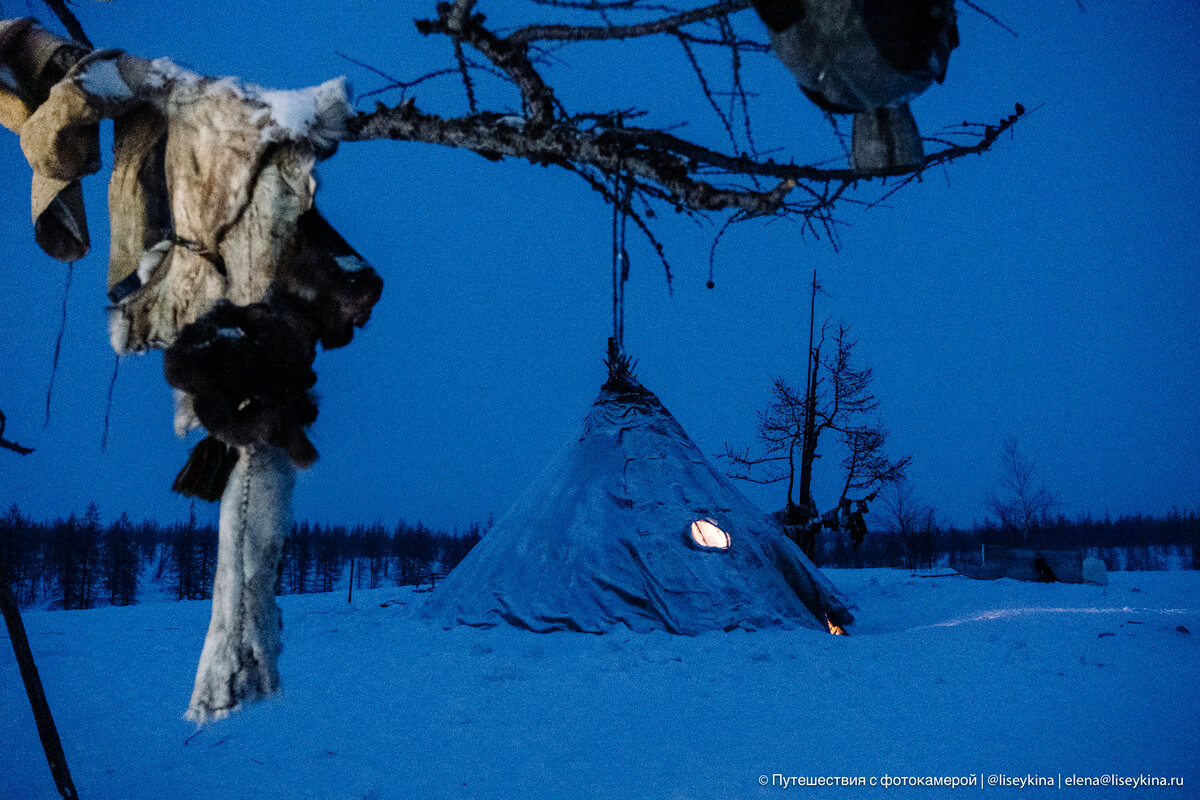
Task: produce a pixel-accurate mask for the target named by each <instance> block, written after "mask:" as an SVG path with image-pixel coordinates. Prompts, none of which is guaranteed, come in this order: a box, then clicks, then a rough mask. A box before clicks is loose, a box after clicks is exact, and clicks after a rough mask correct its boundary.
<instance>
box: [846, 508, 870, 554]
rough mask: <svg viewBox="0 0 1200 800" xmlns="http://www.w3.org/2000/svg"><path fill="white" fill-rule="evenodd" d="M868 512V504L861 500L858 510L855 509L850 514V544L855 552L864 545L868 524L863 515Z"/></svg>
mask: <svg viewBox="0 0 1200 800" xmlns="http://www.w3.org/2000/svg"><path fill="white" fill-rule="evenodd" d="M866 510H867V504H866V503H864V502H863V501H861V500H860V501H858V508H856V509H854V511H853V512H851V514H850V542H851V544H852V545H853V546H854V549H855V550H857V549H858V546H859V545H860V544H862V543H863V539H864V538H866V535H867V523H866V520H864V519H863V513H864V512H866Z"/></svg>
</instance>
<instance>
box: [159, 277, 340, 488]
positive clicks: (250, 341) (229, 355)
mask: <svg viewBox="0 0 1200 800" xmlns="http://www.w3.org/2000/svg"><path fill="white" fill-rule="evenodd" d="M313 356H314V349H313V345H312V343H311V341H309V340H307V338H306V337H305V336H303V335H302V334H301V333H300V332H299V331H297V329H296V326H295V324H294V323H293V322H292V321H290V320H289V319H288V317H287V316H286V315H284V314H280V313H279V312H277V311H276V310H274V309H272V308H271V307H270V306H268V305H267V304H266V303H254V304H252V305H248V306H236V305H233V304H232V303H229V302H227V301H224V300H222V301H219V302H218V303H217V304H216V305H214V306H213V307H212V309H211V310H210V311H209V312H208V313H207V314H205V315H204V316H202V317H200V318H199V319H198V320H196V321H195V322H193V323H192V324H190V325H188V326H186V327H185V328H184V329H183V330H182V331H180V333H179V336H178V338H177V339H176V340H175V343H174V344H172V345H171V347H170V348H168V349H167V351H166V354H165V356H164V358H163V369H164V371H165V373H166V378H167V383H169V384H170V385H171V386H173V387H175V388H176V389H180V390H182V391H185V392H187V393H188V394H190V395H191V396H192V400H193V406H194V409H195V412H196V417H197V418H198V419H199V420H200V423H201V424H202V425H204V427H205V428H207V429H208V432H209V433H210V434H211V435H213V436H216V437H217V438H219V439H220V440H221V441H223V442H225V443H226V444H230V445H242V446H247V445H254V444H270V445H274V446H276V447H280V448H282V449H283V450H284V451H286V452H287V454H288V456H289V457H290V458H291V460H292V462H293V463H294V464H295V465H296V466H298V467H301V468H304V467H308V466H309V465H311V464H312V463H313V462H314V461H315V460H316V458H317V451H316V448H315V447H313V445H312V442H310V441H309V440H308V437H307V436H306V435H305V433H304V428H305V426H307V425H310V424H312V422H313V421H314V420H316V418H317V406H316V403H314V402H313V398H312V396H311V394H310V392H309V390H310V389H311V388H312V386H313V384H314V383H316V380H317V375H316V373H315V372H313V370H312V362H313Z"/></svg>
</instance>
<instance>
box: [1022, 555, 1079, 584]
mask: <svg viewBox="0 0 1200 800" xmlns="http://www.w3.org/2000/svg"><path fill="white" fill-rule="evenodd" d="M1033 570H1034V572H1036V573H1037V576H1038V580H1039V581H1041V582H1042V583H1058V578H1056V577H1055V576H1054V570H1052V569H1051V568H1050V565H1049V564H1047V563H1046V557H1045V556H1043V555H1042V554H1041V553H1038V554H1037V555H1035V556H1034V557H1033ZM1079 570H1080V573H1079V574H1080V579H1081V580H1082V578H1083V565H1082V564H1080V566H1079Z"/></svg>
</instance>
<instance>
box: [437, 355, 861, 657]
mask: <svg viewBox="0 0 1200 800" xmlns="http://www.w3.org/2000/svg"><path fill="white" fill-rule="evenodd" d="M423 613H424V615H425V616H426V617H427V618H428V619H431V620H433V621H435V622H438V623H440V624H442V625H445V626H447V627H450V626H453V625H458V624H465V625H472V626H493V625H498V624H502V623H508V624H511V625H514V626H517V627H519V628H525V629H528V630H532V631H539V632H546V631H555V630H570V631H584V632H590V633H601V632H604V631H606V630H610V629H612V628H614V627H619V626H627V627H628V628H629V629H631V630H633V631H637V632H644V631H651V630H665V631H668V632H671V633H679V634H689V635H690V634H698V633H703V632H705V631H712V630H732V629H734V628H746V629H757V628H763V627H769V626H778V627H785V628H793V627H810V628H816V629H819V630H831V628H830V623H832V624H833V625H837V626H845V625H846V624H848V623H849V622H850V621H851V620H852V619H853V617H852V615H851V614H850V612H849V611H848V609H847V608H846V604H845V602H844V601H843V599H842V597H841V596H840V595H839V593H838V591H837V590H836V589H835V588H834V586H833V585H832V584H831V583H830V582H829V580H828V579H827V578H826V577H825V576H824V575H822V574H821V572H820V571H819V570H818V569H817V568H816V567H815V566H814V565H813V563H812V562H811V561H810V560H809V559H808V558H807V557H806V556H805V555H804V553H803V552H801V550H800V548H799V547H797V546H796V544H795V543H794V542H792V541H791V540H790V539H788V538H787V537H786V536H784V535H783V534H782V532H781V531H780V529H779V526H778V525H776V524H775V523H774V522H772V521H771V520H770V519H768V518H767V517H766V515H765V514H763V512H762V511H760V510H759V509H758V508H757V507H756V506H755V505H754V504H753V503H751V502H750V501H749V500H748V499H746V497H745V496H744V495H743V494H742V493H741V492H740V491H738V490H737V489H736V488H734V486H733V485H732V483H731V482H730V481H729V479H728V478H726V477H725V476H724V475H723V474H722V473H721V472H719V471H718V470H716V469H715V468H714V467H713V465H712V464H711V463H710V462H709V460H708V459H707V458H706V457H705V456H704V454H703V453H701V451H700V449H699V448H698V447H696V445H695V444H694V443H693V442H692V440H691V439H690V438H688V435H687V434H686V433H685V432H684V430H683V428H682V427H681V426H680V424H679V423H678V422H677V421H676V420H675V418H674V417H673V416H671V414H670V412H668V411H667V409H666V408H665V407H664V406H663V404H662V403H661V402H660V401H659V400H658V398H657V397H655V396H654V394H653V393H651V392H650V391H649V390H647V389H645V388H644V387H643V386H642V385H641V384H640V383H638V382H637V380H636V379H635V378H634V377H633V376H632V375H631V374H630V372H629V370H628V368H627V362H626V360H625V358H624V356H618V357H617V359H616V360H615V363H614V361H610V372H609V379H608V381H607V382H606V383H605V384H604V386H603V388H602V389H601V391H600V395H599V397H598V398H597V399H596V402H595V404H594V405H593V406H592V409H591V412H590V413H589V414H588V417H587V420H586V421H585V423H584V426H583V433H582V434H581V435H580V437H579V439H578V441H576V442H574V443H572V444H571V446H569V447H568V448H567V449H566V451H565V452H564V453H562V454H561V455H560V456H559V457H558V458H557V459H556V460H555V461H554V462H553V463H552V464H551V465H550V466H549V467H548V468H547V469H546V470H545V471H544V472H543V473H542V474H541V476H540V477H539V478H538V479H537V480H536V481H535V482H534V484H533V485H532V486H530V487H529V488H528V489H527V490H526V491H525V493H524V494H523V495H522V496H521V498H520V499H519V500H518V501H517V502H516V504H515V505H514V506H513V507H512V508H511V509H510V510H509V511H508V513H507V514H506V515H505V516H504V517H502V518H501V519H500V520H499V521H498V522H497V523H496V524H495V526H494V527H493V528H492V530H491V531H490V532H488V533H487V534H486V535H485V536H484V537H483V539H482V540H480V542H479V543H478V544H477V545H475V547H474V548H473V549H472V550H471V552H470V554H468V556H467V557H466V558H465V559H464V560H463V561H462V563H460V564H459V565H458V566H457V567H456V568H455V569H454V571H453V572H452V573H451V574H450V575H449V577H447V578H446V580H445V581H442V582H440V583H439V584H438V586H437V588H436V589H435V590H434V592H433V593H432V594H431V595H430V597H429V600H428V603H427V605H426V606H425V608H424V612H423Z"/></svg>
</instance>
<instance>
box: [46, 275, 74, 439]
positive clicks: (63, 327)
mask: <svg viewBox="0 0 1200 800" xmlns="http://www.w3.org/2000/svg"><path fill="white" fill-rule="evenodd" d="M74 274H75V262H74V261H71V262H69V263H68V264H67V285H66V286H65V287H63V299H62V319H61V320H60V322H59V326H58V339H56V340H55V342H54V362H53V363H52V364H51V365H50V384H49V385H48V386H47V387H46V420H45V422H43V423H42V429H43V430H45V429H46V428H47V427H49V425H50V397H51V395H53V394H54V376H55V375H57V374H58V355H59V353H60V352H62V343H63V335H64V334H65V333H66V332H67V298H68V297H70V295H71V276H72V275H74Z"/></svg>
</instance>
